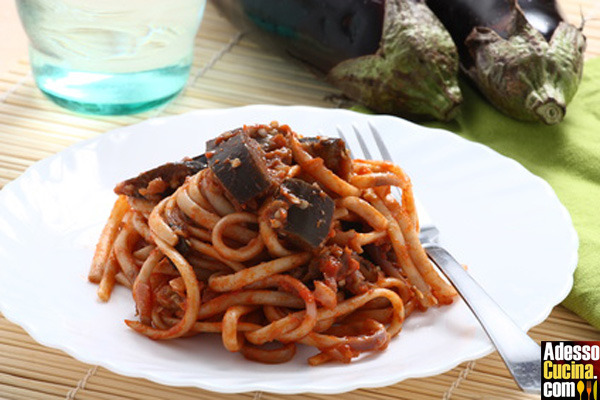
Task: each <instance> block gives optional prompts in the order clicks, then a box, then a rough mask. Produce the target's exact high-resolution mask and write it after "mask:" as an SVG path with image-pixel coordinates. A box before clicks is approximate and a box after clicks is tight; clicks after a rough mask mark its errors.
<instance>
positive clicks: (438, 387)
mask: <svg viewBox="0 0 600 400" xmlns="http://www.w3.org/2000/svg"><path fill="white" fill-rule="evenodd" d="M560 3H561V4H562V6H563V10H564V11H565V13H566V14H567V15H568V17H569V19H570V20H571V21H572V22H574V23H578V22H579V21H580V20H581V15H582V14H583V15H584V16H585V17H588V18H591V17H594V18H591V19H589V20H588V21H587V22H586V28H585V33H586V35H587V36H588V57H592V56H597V55H600V21H599V20H598V19H597V18H596V17H598V16H599V15H598V14H599V13H600V7H599V6H598V5H597V4H595V0H584V1H573V0H563V1H560ZM195 60H196V61H195V63H194V67H193V70H192V76H191V78H190V81H189V82H188V86H187V88H186V89H185V90H184V92H183V93H182V94H181V95H180V96H179V97H178V98H176V99H175V100H174V101H173V102H171V103H169V104H168V105H166V106H165V107H163V108H160V109H158V110H152V111H149V112H146V113H144V114H140V115H135V116H126V117H87V116H86V117H84V116H79V115H76V114H73V113H70V112H68V111H65V110H63V109H61V108H59V107H57V106H55V105H54V104H53V103H51V102H49V101H48V100H47V99H46V98H45V97H43V95H42V94H41V93H40V92H39V90H38V89H37V88H36V87H35V84H34V82H33V80H32V77H31V73H30V68H29V64H28V63H27V61H22V62H20V63H19V64H17V65H15V66H14V68H12V69H11V70H10V71H9V72H8V73H7V74H5V75H4V76H0V188H1V187H2V186H4V185H5V184H6V183H8V182H9V181H11V180H13V179H15V178H17V177H18V176H19V175H20V174H21V173H22V172H23V171H24V170H25V169H26V168H27V167H29V166H30V165H31V164H33V163H34V162H36V161H38V160H40V159H42V158H45V157H47V156H50V155H52V154H54V153H56V152H58V151H60V150H62V149H64V148H65V147H67V146H69V145H71V144H73V143H75V142H77V141H80V140H83V139H87V138H90V137H94V136H96V135H98V134H101V133H102V132H105V131H107V130H110V129H113V128H117V127H120V126H124V125H129V124H133V123H136V122H140V121H142V120H144V119H147V118H151V117H155V116H165V115H174V114H180V113H183V112H186V111H190V110H193V109H201V108H223V107H234V106H241V105H247V104H258V103H270V104H281V105H286V104H290V105H291V104H304V105H312V106H322V107H335V106H336V104H335V103H334V102H332V100H331V98H332V97H331V95H336V94H338V91H337V90H336V89H334V88H332V87H330V86H329V85H328V84H326V83H324V82H321V81H319V80H317V79H315V78H314V77H313V76H312V75H311V74H310V73H309V72H307V71H305V70H303V69H301V68H300V67H298V66H296V65H294V64H291V63H290V62H288V61H287V60H283V59H281V58H280V57H278V56H276V55H272V54H270V53H266V52H264V50H262V49H260V48H259V47H258V46H257V45H256V44H255V43H253V42H252V41H251V40H250V39H249V38H248V37H247V36H245V35H244V34H242V33H240V32H238V31H237V30H236V29H235V28H233V27H231V26H230V25H229V24H228V23H227V22H226V21H224V20H223V19H222V18H221V17H220V16H218V15H217V13H216V11H215V10H214V9H213V8H212V7H211V6H210V5H209V6H208V7H207V10H206V14H205V18H204V20H203V22H202V27H201V29H200V32H199V34H198V36H197V40H196V53H195ZM333 98H335V96H333ZM40 301H42V299H40ZM530 333H531V335H532V336H533V338H534V339H536V340H538V341H540V340H600V332H598V330H596V329H595V328H593V327H591V326H590V325H589V324H587V323H586V322H585V321H583V320H582V319H581V318H579V317H578V316H576V315H574V314H573V313H572V312H570V311H568V310H566V309H565V308H563V307H562V306H557V307H555V309H554V310H553V312H552V314H551V315H550V317H549V318H548V319H547V320H546V321H545V322H544V323H542V324H541V325H539V326H537V327H535V328H533V329H532V330H531V332H530ZM0 398H5V399H23V400H32V399H70V400H73V399H81V400H83V399H90V400H92V399H98V400H101V399H221V400H228V399H233V398H240V399H254V400H258V399H264V400H270V399H289V400H296V399H327V400H330V399H332V398H341V399H346V400H354V399H356V400H358V399H373V400H377V399H386V398H397V399H411V400H412V399H440V398H441V399H445V400H448V399H450V398H452V399H530V398H536V397H535V396H530V395H525V394H522V393H521V392H519V391H518V390H517V389H516V386H515V384H514V383H513V381H512V379H511V377H510V375H509V373H508V371H507V369H506V367H505V366H504V364H503V363H502V361H501V360H500V358H499V357H498V355H497V353H493V354H491V355H489V356H487V357H485V358H482V359H479V360H476V361H471V362H465V363H463V364H461V365H459V366H457V367H456V368H454V369H453V370H451V371H449V372H447V373H445V374H442V375H438V376H434V377H430V378H422V379H410V380H406V381H404V382H401V383H399V384H396V385H393V386H389V387H385V388H378V389H361V390H356V391H353V392H350V393H345V394H343V395H337V396H327V395H314V394H310V395H295V396H282V395H274V394H269V393H262V392H252V393H244V394H237V395H225V394H217V393H212V392H207V391H204V390H200V389H197V388H175V387H168V386H163V385H159V384H156V383H153V382H149V381H147V380H144V379H137V378H128V377H124V376H120V375H117V374H115V373H112V372H110V371H108V370H106V369H104V368H100V367H96V366H94V365H88V364H84V363H82V362H79V361H77V360H75V359H73V358H72V357H70V356H68V355H66V354H65V353H63V352H61V351H59V350H55V349H51V348H47V347H44V346H41V345H39V344H38V343H36V342H35V341H34V340H33V339H32V338H31V337H30V336H29V335H28V334H27V333H26V332H25V331H23V329H21V328H20V327H19V326H17V325H15V324H13V323H11V322H9V321H8V320H6V319H5V318H4V317H3V316H2V315H1V314H0Z"/></svg>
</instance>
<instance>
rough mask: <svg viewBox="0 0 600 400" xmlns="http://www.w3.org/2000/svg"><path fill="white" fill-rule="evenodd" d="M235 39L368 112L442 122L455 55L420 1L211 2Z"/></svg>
mask: <svg viewBox="0 0 600 400" xmlns="http://www.w3.org/2000/svg"><path fill="white" fill-rule="evenodd" d="M213 3H214V4H215V5H216V6H217V8H218V9H219V10H220V11H221V12H222V13H223V14H224V15H225V17H226V18H227V19H228V20H229V21H230V22H231V23H233V24H234V25H235V26H236V27H238V28H239V29H240V30H242V31H246V30H250V31H253V32H254V33H255V34H258V38H259V39H260V41H261V43H262V44H264V45H265V46H268V47H269V48H274V49H279V50H280V51H282V52H284V53H285V54H287V55H289V56H291V57H293V58H294V59H296V60H299V61H301V62H303V63H304V64H306V65H308V66H309V68H310V69H311V70H313V71H315V72H318V73H319V74H323V75H324V76H325V77H326V78H327V79H328V80H329V81H330V82H331V83H332V84H333V85H335V86H336V87H338V88H340V89H341V90H342V92H343V93H344V94H345V95H347V96H348V97H350V98H352V99H353V100H355V101H358V102H360V103H363V104H364V105H366V106H367V107H369V108H371V109H372V110H373V111H376V112H380V113H388V114H396V115H400V116H404V117H408V118H411V119H420V120H423V119H440V120H450V119H452V118H454V116H455V115H456V112H457V109H458V106H459V104H460V103H461V102H462V95H461V93H460V89H459V87H458V82H457V74H458V54H457V52H456V47H455V46H454V44H453V43H452V39H451V37H450V35H449V34H448V32H447V31H446V29H445V28H444V27H443V26H442V24H441V23H440V22H439V20H438V19H437V18H436V17H435V16H434V15H433V13H432V12H431V10H429V8H428V7H427V6H426V5H425V2H424V0H213Z"/></svg>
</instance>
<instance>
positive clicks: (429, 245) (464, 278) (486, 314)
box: [337, 123, 541, 394]
mask: <svg viewBox="0 0 600 400" xmlns="http://www.w3.org/2000/svg"><path fill="white" fill-rule="evenodd" d="M369 128H370V131H371V134H372V135H373V139H374V140H375V143H376V145H377V148H378V149H379V152H380V153H381V159H383V160H388V161H393V160H392V157H391V155H390V153H389V151H388V149H387V147H386V145H385V143H384V142H383V139H382V138H381V135H380V134H379V132H378V131H377V130H376V129H375V127H374V126H373V125H372V124H370V123H369ZM337 130H338V134H339V136H340V137H341V138H342V139H343V140H344V141H345V142H346V143H347V144H348V147H349V149H350V142H348V140H346V137H345V136H344V133H343V131H342V130H341V129H340V128H339V127H338V128H337ZM353 130H354V134H355V136H356V139H357V141H358V143H359V145H360V147H361V149H362V152H363V155H364V157H365V158H366V159H374V158H373V156H372V155H371V151H370V149H369V147H368V146H367V144H366V142H365V141H364V139H363V137H362V135H361V133H360V132H359V130H358V129H357V128H356V126H354V125H353ZM350 151H352V149H350ZM353 153H354V154H356V149H354V151H353ZM398 198H399V197H398ZM438 236H439V231H438V229H437V228H436V227H435V226H434V225H427V226H423V227H422V228H421V232H420V234H419V239H420V240H421V243H422V245H423V247H424V248H425V251H426V252H427V255H428V256H429V258H430V259H431V260H432V261H433V262H434V263H435V264H436V265H437V266H438V267H439V269H440V270H441V271H442V272H443V273H444V275H446V277H447V278H448V280H449V281H450V282H451V283H452V285H454V287H455V288H456V290H457V291H458V293H459V294H460V296H461V297H462V298H463V300H464V301H465V303H466V304H467V306H469V308H470V309H471V311H472V312H473V314H475V317H476V318H477V319H478V320H479V322H480V323H481V326H482V327H483V329H484V330H485V332H486V333H487V335H488V337H489V338H490V340H491V341H492V343H493V344H494V346H495V347H496V349H497V350H498V353H499V354H500V356H501V357H502V359H503V360H504V362H505V363H506V366H507V367H508V369H509V371H510V373H511V374H512V376H513V378H514V379H515V382H516V383H517V385H518V386H519V388H520V389H521V390H522V391H524V392H526V393H534V394H540V393H541V350H540V346H539V345H538V344H537V343H536V342H535V341H534V340H533V339H531V338H530V337H529V336H527V334H526V333H525V332H523V330H521V328H519V327H518V326H517V324H515V322H514V321H513V320H512V319H511V318H510V317H509V316H508V315H507V314H506V313H505V312H504V311H503V310H502V309H501V308H500V306H499V305H498V304H497V303H496V302H495V301H494V300H493V299H492V298H491V297H490V296H489V295H488V294H487V293H486V292H485V290H484V289H483V288H482V287H481V286H480V285H479V284H478V283H477V282H476V281H475V280H474V279H473V278H472V277H471V276H470V275H469V274H468V273H467V271H465V270H464V268H463V267H462V266H461V265H460V264H459V263H458V262H457V261H456V260H455V259H454V257H452V255H451V254H450V253H449V252H448V251H447V250H445V249H444V248H443V247H442V246H440V245H439V244H438V243H437V242H438Z"/></svg>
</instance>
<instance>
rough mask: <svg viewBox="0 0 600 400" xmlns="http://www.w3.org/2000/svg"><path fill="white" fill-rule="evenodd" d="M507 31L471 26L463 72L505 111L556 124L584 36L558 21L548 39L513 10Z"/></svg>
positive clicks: (579, 63) (570, 92) (577, 76)
mask: <svg viewBox="0 0 600 400" xmlns="http://www.w3.org/2000/svg"><path fill="white" fill-rule="evenodd" d="M511 18H512V21H511V29H510V31H509V35H508V37H507V38H506V39H504V38H502V37H501V36H500V35H499V34H498V33H497V32H495V31H494V30H492V29H490V28H483V27H476V28H474V29H473V31H472V32H471V34H470V35H469V36H468V37H467V39H466V40H465V45H466V46H467V48H468V49H469V52H470V53H471V56H472V58H473V65H472V66H470V67H466V68H465V72H466V74H467V75H468V76H469V77H470V78H471V79H472V80H473V81H474V82H475V83H476V85H477V86H478V88H479V90H480V91H481V92H482V94H483V95H484V96H485V97H487V98H488V100H489V101H490V102H491V103H492V104H494V105H495V106H496V107H497V108H498V109H499V110H501V111H502V112H504V113H505V114H507V115H509V116H511V117H513V118H516V119H519V120H523V121H538V122H543V123H545V124H548V125H552V124H557V123H559V122H561V121H562V120H563V118H564V116H565V110H566V107H567V104H569V102H570V101H571V99H572V98H573V96H574V95H575V92H576V91H577V87H578V85H579V82H580V81H581V75H582V70H583V53H584V50H585V37H584V36H583V34H582V32H581V29H579V28H577V27H575V26H573V25H571V24H568V23H565V22H561V23H560V24H559V25H558V27H557V28H556V30H555V31H554V33H553V35H552V37H551V39H550V41H548V40H546V39H545V38H544V36H543V35H542V34H541V33H540V32H539V31H538V30H536V29H535V28H534V27H533V26H532V25H531V24H530V23H529V22H528V21H527V19H526V18H525V16H524V14H523V12H522V10H521V9H520V7H519V6H515V7H514V8H513V10H512V16H511Z"/></svg>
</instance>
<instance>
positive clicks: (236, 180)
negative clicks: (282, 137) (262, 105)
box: [207, 129, 274, 205]
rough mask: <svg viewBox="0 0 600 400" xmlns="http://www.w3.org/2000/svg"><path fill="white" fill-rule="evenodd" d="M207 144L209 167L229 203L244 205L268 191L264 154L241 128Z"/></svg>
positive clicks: (268, 180) (270, 179)
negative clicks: (229, 200) (225, 193)
mask: <svg viewBox="0 0 600 400" xmlns="http://www.w3.org/2000/svg"><path fill="white" fill-rule="evenodd" d="M221 138H222V139H223V140H217V141H215V142H211V143H208V144H207V147H209V148H210V149H211V151H210V152H209V154H210V156H209V157H208V166H209V168H210V170H211V171H212V173H213V174H214V175H215V177H216V178H217V179H218V181H219V182H220V183H221V186H222V187H223V189H225V191H226V192H227V194H228V195H229V196H228V197H229V198H230V199H232V200H235V201H236V202H237V203H239V204H240V205H244V204H246V203H248V202H250V201H251V200H254V199H256V198H257V197H259V196H260V195H262V194H264V193H266V192H267V191H269V190H270V189H271V188H272V187H273V186H274V183H273V180H272V178H271V177H270V175H269V172H268V170H267V165H266V163H265V152H264V150H262V149H261V148H260V146H259V144H258V143H257V142H256V140H254V139H252V138H251V137H250V136H249V135H248V134H247V133H246V132H244V131H243V130H241V129H238V130H236V131H232V132H229V133H226V134H224V135H222V136H221Z"/></svg>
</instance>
